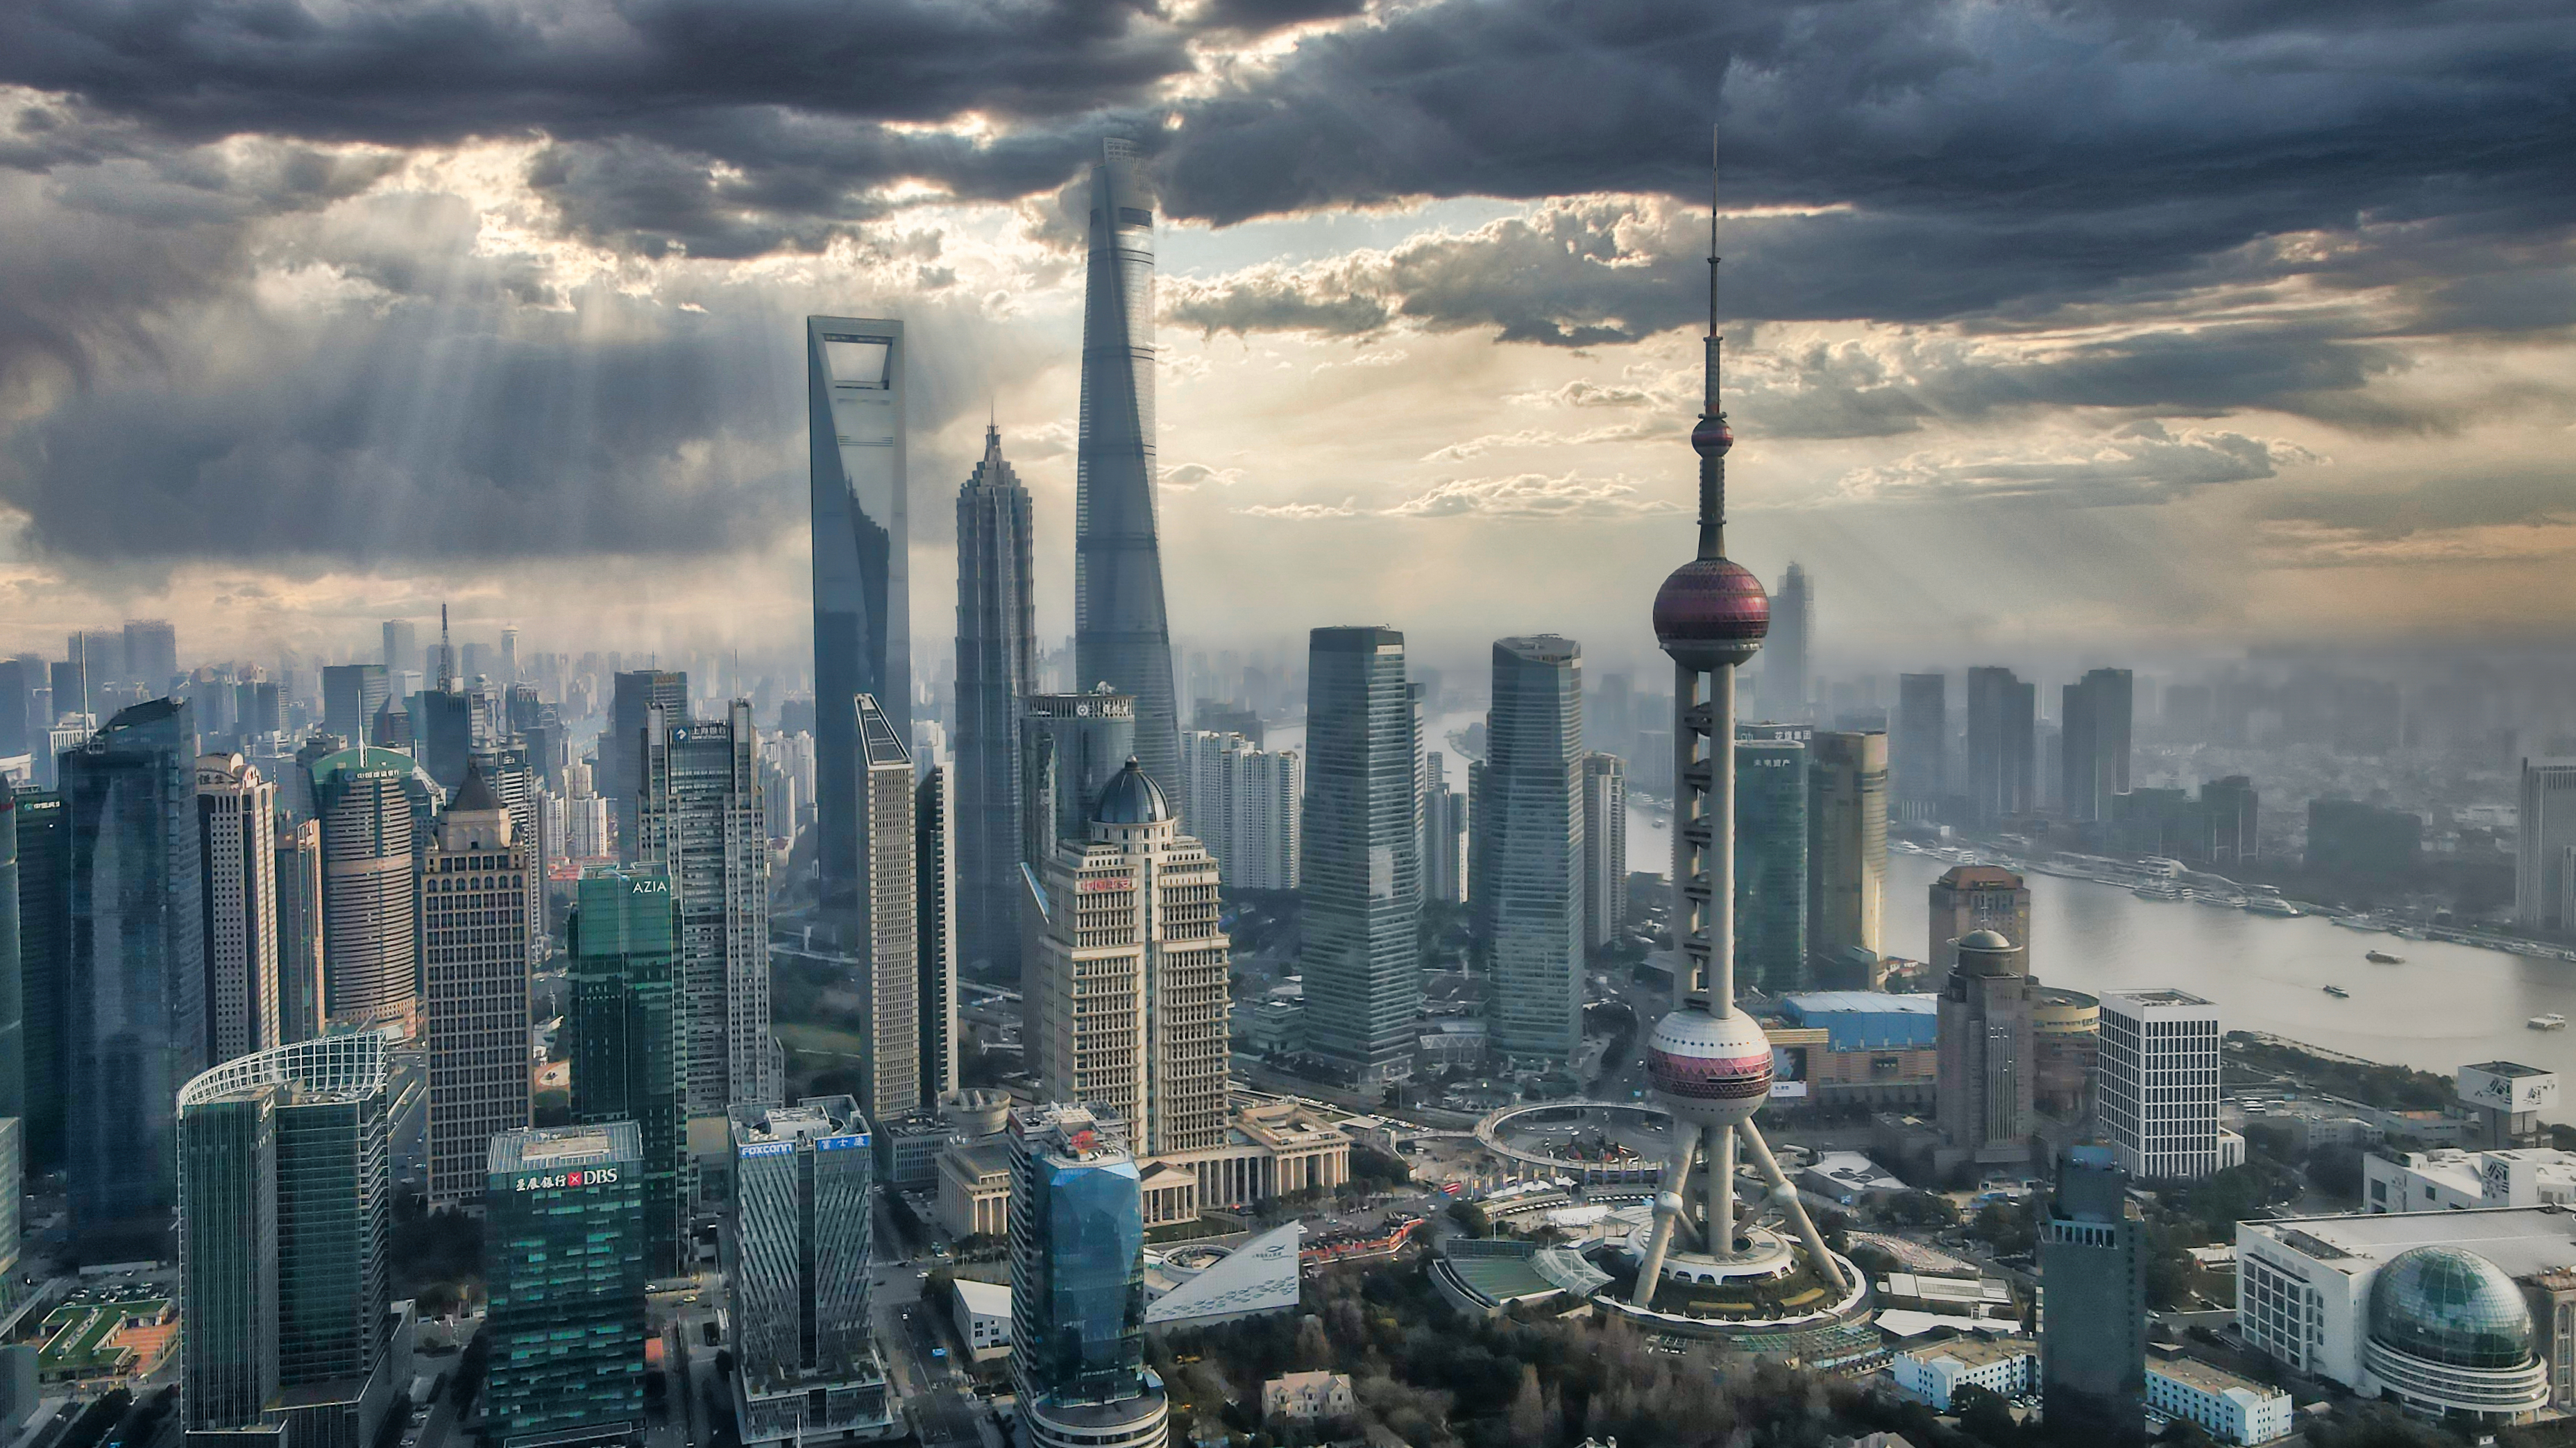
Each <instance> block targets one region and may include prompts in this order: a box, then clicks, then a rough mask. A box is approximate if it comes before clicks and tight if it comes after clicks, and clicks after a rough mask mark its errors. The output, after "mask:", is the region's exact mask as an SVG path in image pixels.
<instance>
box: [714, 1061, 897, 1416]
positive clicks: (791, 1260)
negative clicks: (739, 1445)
mask: <svg viewBox="0 0 2576 1448" xmlns="http://www.w3.org/2000/svg"><path fill="white" fill-rule="evenodd" d="M731 1125H732V1133H733V1204H732V1210H731V1212H730V1214H729V1216H728V1218H727V1222H726V1227H727V1231H726V1236H725V1250H726V1254H727V1255H726V1262H725V1274H726V1276H727V1277H728V1278H730V1279H731V1281H732V1282H733V1356H734V1382H733V1389H734V1393H735V1398H734V1416H735V1419H736V1421H737V1422H738V1423H739V1424H740V1426H741V1431H742V1441H743V1442H745V1443H747V1444H760V1443H801V1442H805V1441H808V1440H822V1439H834V1438H848V1437H857V1438H869V1437H877V1436H881V1435H884V1434H886V1433H890V1432H892V1431H893V1430H894V1427H895V1415H894V1405H893V1402H892V1399H891V1398H890V1396H889V1395H888V1393H887V1391H886V1373H885V1364H884V1363H883V1362H882V1361H880V1360H879V1358H878V1356H877V1351H876V1346H875V1343H874V1341H873V1339H872V1338H871V1337H870V1334H869V1325H868V1286H869V1277H868V1240H869V1225H870V1222H871V1219H872V1218H871V1211H870V1208H871V1200H872V1197H873V1192H874V1187H875V1175H876V1174H875V1167H874V1158H875V1152H874V1150H873V1149H872V1146H871V1137H870V1133H869V1130H868V1121H867V1118H866V1117H865V1116H862V1115H860V1114H859V1104H858V1102H856V1101H854V1100H852V1099H851V1098H849V1097H847V1096H821V1097H809V1098H807V1099H806V1100H804V1101H800V1102H798V1103H797V1104H796V1105H794V1106H737V1107H735V1108H734V1110H733V1112H732V1121H731Z"/></svg>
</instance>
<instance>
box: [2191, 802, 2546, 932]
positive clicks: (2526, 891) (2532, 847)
mask: <svg viewBox="0 0 2576 1448" xmlns="http://www.w3.org/2000/svg"><path fill="white" fill-rule="evenodd" d="M2203 792H2204V793H2206V788H2205V787H2204V791H2203ZM2249 792H2250V791H2249ZM2521 804H2522V808H2521V811H2520V813H2519V814H2518V815H2517V816H2516V817H2515V826H2514V828H2515V839H2514V853H2513V918H2514V923H2515V924H2517V925H2520V926H2521V927H2522V928H2523V929H2525V930H2564V929H2566V928H2568V926H2569V925H2571V924H2576V760H2545V759H2544V760H2532V759H2525V760H2524V761H2522V794H2521Z"/></svg>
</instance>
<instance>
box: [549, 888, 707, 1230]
mask: <svg viewBox="0 0 2576 1448" xmlns="http://www.w3.org/2000/svg"><path fill="white" fill-rule="evenodd" d="M568 936H569V939H570V942H571V953H572V967H571V975H572V1010H571V1013H570V1016H571V1018H570V1019H569V1020H567V1021H566V1022H565V1028H566V1030H567V1031H568V1032H569V1033H570V1036H571V1050H570V1056H571V1060H572V1116H573V1120H575V1121H581V1122H608V1121H631V1122H633V1123H634V1124H635V1129H636V1131H637V1133H638V1135H639V1140H638V1147H639V1150H640V1151H641V1153H642V1155H641V1156H640V1157H639V1159H638V1162H637V1168H636V1175H637V1177H638V1179H639V1183H640V1188H641V1192H642V1202H643V1208H642V1210H643V1226H642V1229H641V1230H642V1233H643V1235H642V1237H641V1239H640V1244H641V1248H642V1251H643V1261H644V1270H645V1275H646V1276H648V1277H671V1276H676V1275H678V1274H679V1272H680V1271H681V1254H682V1253H683V1252H684V1251H685V1250H686V1248H687V1245H688V1219H687V1212H688V1193H687V1191H686V1190H685V1186H686V1178H685V1175H684V1173H685V1170H686V1166H687V1161H686V1157H687V1152H688V1139H687V1127H686V1125H685V1123H684V1121H683V1119H682V1116H681V1108H682V1104H683V1103H682V1097H683V1093H684V1088H685V1086H686V1084H687V1083H686V1082H685V1080H683V1072H684V1070H685V1062H686V1061H687V1053H686V1045H685V1041H684V1039H683V1037H682V1034H681V1033H682V1031H683V1030H685V1029H686V1023H685V1022H684V1021H683V1020H682V1019H681V1017H680V1013H679V1011H678V1009H677V1006H678V999H677V992H678V989H679V974H680V945H679V942H680V928H679V912H678V909H677V906H676V904H675V903H674V901H673V898H672V895H671V881H670V877H669V876H668V875H667V874H665V873H664V872H663V869H662V867H661V866H659V865H630V866H627V867H625V868H623V869H608V868H594V869H592V870H589V871H587V872H585V873H584V874H583V875H582V877H581V880H580V881H579V882H578V884H577V885H576V886H575V888H574V895H573V914H572V922H571V925H570V927H569V930H568Z"/></svg>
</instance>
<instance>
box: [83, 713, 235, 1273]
mask: <svg viewBox="0 0 2576 1448" xmlns="http://www.w3.org/2000/svg"><path fill="white" fill-rule="evenodd" d="M196 762H197V734H196V726H195V723H194V716H193V715H192V714H191V713H190V712H189V708H188V706H187V705H186V704H184V703H181V702H179V701H177V700H175V699H155V700H152V701H151V702H149V703H143V704H136V705H134V706H132V707H131V708H128V709H126V710H124V711H122V712H120V713H119V714H118V715H117V716H116V717H115V718H114V719H113V720H110V721H109V722H108V725H107V727H106V728H104V729H101V730H100V731H98V733H96V734H94V735H92V736H91V737H90V739H89V741H88V742H87V743H85V744H83V745H82V746H81V747H79V748H78V749H76V750H73V751H72V752H71V753H69V754H67V755H65V756H64V757H63V761H62V780H63V796H64V800H65V803H66V807H67V810H68V812H69V814H70V816H71V932H72V938H71V952H70V961H69V966H70V968H69V971H68V973H67V975H68V990H67V992H66V997H67V998H66V1002H65V1004H66V1007H67V1008H66V1009H65V1011H64V1019H65V1025H66V1030H65V1035H66V1037H67V1040H68V1046H69V1052H70V1059H69V1065H70V1069H69V1071H68V1072H67V1073H66V1085H67V1088H68V1089H67V1092H66V1096H65V1102H66V1109H65V1137H66V1140H67V1143H68V1145H69V1146H70V1148H71V1192H70V1196H71V1219H72V1230H73V1231H74V1232H75V1233H78V1234H79V1235H81V1236H82V1237H83V1238H86V1239H89V1240H91V1241H92V1242H94V1243H96V1244H98V1245H99V1246H100V1247H101V1248H103V1249H108V1250H115V1251H118V1252H122V1253H124V1254H125V1255H127V1256H155V1257H157V1256H159V1255H161V1252H160V1250H159V1248H160V1244H161V1243H162V1241H163V1239H164V1237H165V1236H166V1234H167V1231H168V1227H169V1215H170V1209H171V1208H172V1207H174V1206H176V1205H178V1183H177V1181H176V1179H175V1177H174V1170H175V1164H176V1162H177V1160H178V1143H177V1140H176V1137H175V1135H174V1132H175V1129H176V1127H177V1102H178V1099H179V1088H180V1087H181V1086H183V1085H185V1084H187V1082H188V1081H189V1080H190V1079H191V1078H193V1077H194V1076H195V1075H196V1074H197V1073H198V1072H199V1071H202V1070H204V1069H205V1067H206V1064H207V1057H206V1053H207V1045H208V1043H207V1031H206V955H205V918H204V909H203V906H204V899H203V891H204V879H203V876H202V873H201V871H200V870H199V868H198V852H197V800H196ZM109 1238H114V1239H115V1241H114V1242H113V1244H110V1243H109V1242H108V1241H107V1240H106V1239H109ZM111 1260H113V1259H111Z"/></svg>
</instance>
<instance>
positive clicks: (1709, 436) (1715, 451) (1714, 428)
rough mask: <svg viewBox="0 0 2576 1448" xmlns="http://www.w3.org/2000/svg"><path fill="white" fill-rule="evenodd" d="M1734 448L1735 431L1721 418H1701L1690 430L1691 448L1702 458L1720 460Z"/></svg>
mask: <svg viewBox="0 0 2576 1448" xmlns="http://www.w3.org/2000/svg"><path fill="white" fill-rule="evenodd" d="M1733 446H1735V429H1733V428H1731V427H1728V426H1727V425H1726V419H1725V418H1723V417H1703V418H1701V419H1700V420H1699V426H1697V427H1694V428H1692V429H1691V447H1692V448H1693V449H1694V450H1696V451H1697V452H1698V453H1699V455H1700V456H1701V457H1704V458H1722V457H1724V456H1726V451H1727V449H1729V448H1731V447H1733Z"/></svg>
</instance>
